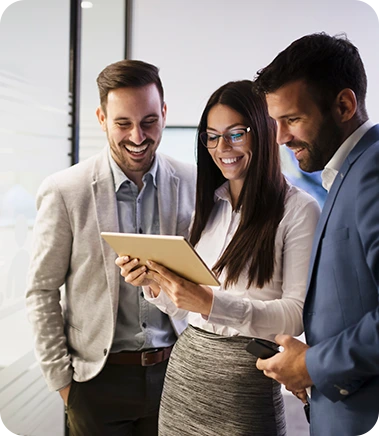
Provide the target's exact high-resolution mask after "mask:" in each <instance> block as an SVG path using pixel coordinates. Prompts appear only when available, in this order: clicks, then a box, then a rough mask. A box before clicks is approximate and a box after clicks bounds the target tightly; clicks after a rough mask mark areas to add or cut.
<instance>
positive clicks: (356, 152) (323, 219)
mask: <svg viewBox="0 0 379 436" xmlns="http://www.w3.org/2000/svg"><path fill="white" fill-rule="evenodd" d="M378 140H379V124H377V125H375V126H374V127H372V128H371V129H370V130H369V131H368V132H366V134H365V135H363V137H362V138H361V139H360V140H359V141H358V143H357V145H356V146H355V147H354V148H353V150H352V151H351V152H350V153H349V155H348V156H347V158H346V159H345V161H344V163H343V164H342V167H341V169H340V170H339V172H338V174H337V176H336V178H335V180H334V183H333V185H332V187H331V189H330V191H329V194H328V195H327V197H326V201H325V204H324V207H323V209H322V213H321V216H320V220H319V222H318V224H317V228H316V231H315V236H314V239H313V248H312V253H311V259H310V264H309V274H308V283H307V289H308V290H309V286H310V283H311V279H312V273H313V268H314V264H315V260H316V257H317V252H318V247H319V244H320V240H321V237H322V235H323V232H324V228H325V225H326V223H327V221H328V218H329V215H330V212H331V210H332V208H333V205H334V202H335V199H336V195H337V194H338V191H339V190H340V187H341V185H342V183H343V180H344V178H345V177H346V174H347V173H348V172H349V169H350V167H351V165H352V164H353V163H354V162H355V161H356V160H357V159H358V157H359V156H360V155H361V154H362V153H363V152H364V151H365V150H366V149H367V147H369V146H370V145H372V144H373V143H374V142H376V141H378Z"/></svg>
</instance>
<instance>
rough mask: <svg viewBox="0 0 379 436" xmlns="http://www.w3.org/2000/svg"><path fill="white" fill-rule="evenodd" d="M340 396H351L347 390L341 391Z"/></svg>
mask: <svg viewBox="0 0 379 436" xmlns="http://www.w3.org/2000/svg"><path fill="white" fill-rule="evenodd" d="M340 394H341V395H349V391H347V390H346V389H340Z"/></svg>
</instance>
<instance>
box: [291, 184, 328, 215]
mask: <svg viewBox="0 0 379 436" xmlns="http://www.w3.org/2000/svg"><path fill="white" fill-rule="evenodd" d="M320 213H321V208H320V205H319V204H318V202H317V200H316V199H315V198H314V197H313V196H312V195H310V194H308V192H305V191H304V190H303V189H301V188H299V187H297V186H294V185H292V184H291V183H289V182H288V191H287V195H286V200H285V213H284V217H286V218H287V219H289V220H290V219H293V218H295V217H298V218H303V219H304V218H306V217H307V218H309V217H311V216H312V217H314V219H315V220H318V218H319V216H320Z"/></svg>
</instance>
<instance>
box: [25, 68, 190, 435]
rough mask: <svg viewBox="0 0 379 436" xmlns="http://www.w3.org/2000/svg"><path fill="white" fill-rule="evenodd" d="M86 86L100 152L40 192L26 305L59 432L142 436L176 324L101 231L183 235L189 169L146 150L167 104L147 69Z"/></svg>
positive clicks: (107, 74)
mask: <svg viewBox="0 0 379 436" xmlns="http://www.w3.org/2000/svg"><path fill="white" fill-rule="evenodd" d="M97 83H98V87H99V92H100V103H101V104H100V106H99V108H98V109H97V112H96V113H97V117H98V119H99V122H100V125H101V126H102V129H103V130H104V131H105V132H106V134H107V138H108V146H107V147H106V149H104V150H103V151H102V152H101V153H100V154H98V155H96V156H94V157H92V158H89V159H87V160H85V161H84V162H82V163H79V164H77V165H74V166H73V167H71V168H68V169H66V170H63V171H60V172H58V173H56V174H53V175H51V176H50V177H48V178H47V179H46V180H45V181H44V182H43V183H42V185H41V187H40V189H39V192H38V195H37V207H38V214H37V219H36V223H35V227H34V245H33V255H32V260H31V265H30V271H29V279H28V289H27V296H26V299H27V308H28V314H29V318H30V320H31V323H32V325H33V329H34V332H35V344H36V355H37V359H38V361H39V363H40V365H41V369H42V372H43V375H44V377H45V379H46V382H47V385H48V387H49V389H50V390H55V391H59V393H60V394H61V396H62V398H63V400H64V403H65V406H66V411H67V416H68V425H69V427H70V435H71V436H96V435H99V436H100V435H101V436H104V435H112V436H119V435H120V436H121V435H122V436H126V435H133V436H134V435H139V436H150V435H151V436H153V435H156V434H157V415H158V408H159V401H160V395H161V390H162V386H163V379H164V374H165V370H166V365H167V359H168V356H169V354H170V351H171V348H172V346H173V344H174V342H175V340H176V337H177V335H179V334H180V333H181V332H182V330H183V329H184V328H185V323H183V322H177V321H175V322H174V320H171V319H169V317H168V316H167V315H165V314H163V313H162V312H160V311H159V310H158V309H156V308H155V307H154V306H153V305H151V304H149V303H148V302H147V301H146V300H145V299H144V298H143V293H142V292H141V290H140V289H139V288H137V287H133V286H131V285H130V284H126V283H125V282H124V281H123V280H120V272H119V268H118V267H117V266H116V265H115V263H114V261H115V259H116V257H117V255H116V254H115V253H114V252H113V250H112V249H111V248H110V247H109V246H108V245H107V244H106V243H105V242H104V241H103V240H102V238H101V236H100V232H103V231H104V232H118V231H121V232H140V233H161V234H172V235H186V234H187V232H188V228H189V224H190V218H191V214H192V212H193V209H194V200H195V186H196V183H195V178H196V171H195V167H194V166H192V165H188V164H184V163H180V162H177V161H175V160H174V159H172V158H170V157H167V156H164V155H161V154H158V153H156V150H157V148H158V146H159V143H160V140H161V136H162V130H163V128H164V126H165V120H166V104H165V103H164V95H163V88H162V84H161V81H160V78H159V74H158V69H157V68H156V67H155V66H153V65H150V64H147V63H145V62H142V61H131V60H125V61H120V62H117V63H115V64H111V65H109V66H108V67H106V68H105V69H104V70H103V71H102V72H101V73H100V74H99V77H98V79H97ZM62 288H63V289H62Z"/></svg>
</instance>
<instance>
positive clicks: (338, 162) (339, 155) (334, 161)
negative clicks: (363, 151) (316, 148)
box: [321, 120, 374, 192]
mask: <svg viewBox="0 0 379 436" xmlns="http://www.w3.org/2000/svg"><path fill="white" fill-rule="evenodd" d="M373 126H374V123H373V122H372V121H370V120H367V121H366V122H365V123H363V124H362V125H361V126H360V127H358V129H357V130H356V131H355V132H353V133H352V134H351V135H350V136H349V137H348V138H347V139H346V140H345V141H344V142H343V143H342V145H341V146H340V147H339V148H338V150H337V151H336V152H335V153H334V155H333V157H332V158H331V159H330V161H329V162H328V163H327V164H326V165H325V168H324V170H323V171H322V173H321V179H322V186H323V187H324V188H325V189H326V190H327V191H328V192H329V191H330V188H331V187H332V185H333V182H334V179H335V178H336V176H337V174H338V171H339V170H340V168H341V167H342V164H343V163H344V161H345V159H346V158H347V156H348V154H349V153H350V152H351V150H352V149H353V148H354V147H355V146H356V145H357V143H358V142H359V140H360V139H361V138H362V136H363V135H364V134H365V133H366V132H368V131H369V130H370V129H371V127H373Z"/></svg>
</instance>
